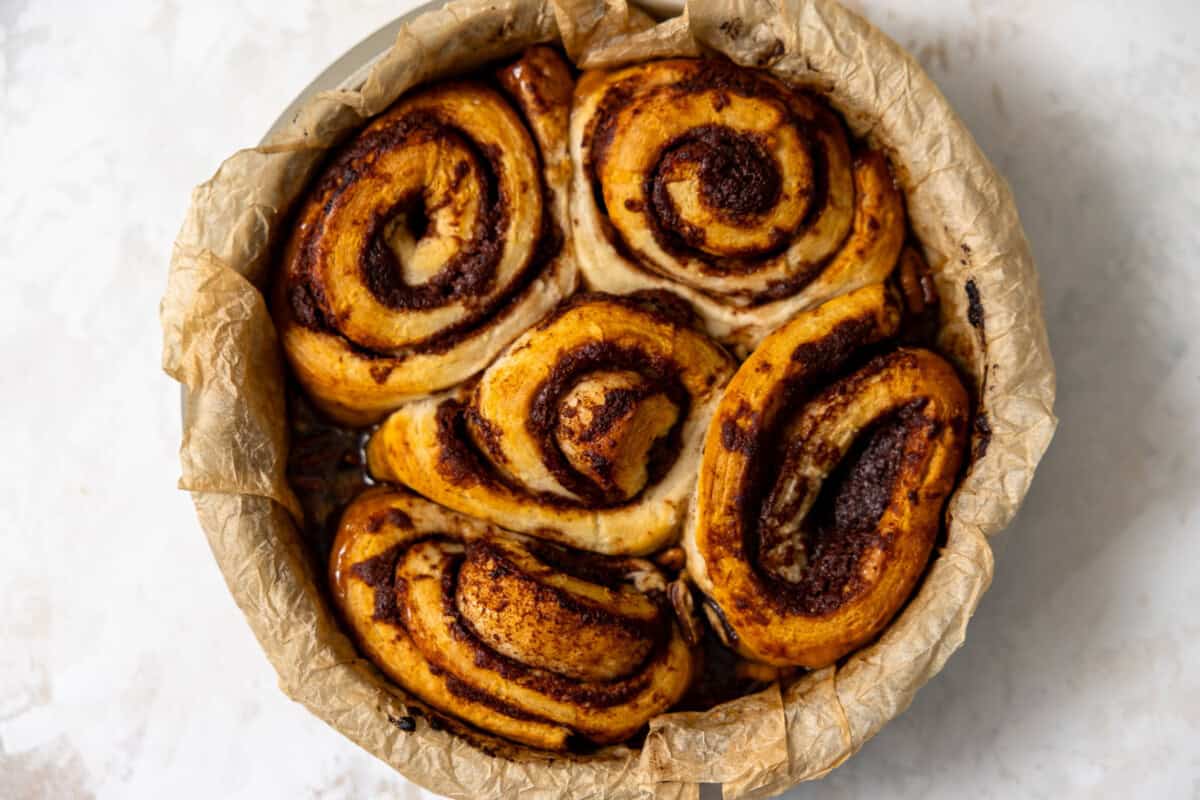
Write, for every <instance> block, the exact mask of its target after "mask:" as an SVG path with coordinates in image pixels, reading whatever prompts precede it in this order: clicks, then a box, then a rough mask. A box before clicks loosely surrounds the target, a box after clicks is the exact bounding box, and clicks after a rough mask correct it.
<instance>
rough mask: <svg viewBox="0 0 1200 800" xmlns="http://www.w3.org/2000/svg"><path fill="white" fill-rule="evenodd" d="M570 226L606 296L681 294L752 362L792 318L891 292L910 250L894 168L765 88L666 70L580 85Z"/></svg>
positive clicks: (752, 75)
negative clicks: (870, 289)
mask: <svg viewBox="0 0 1200 800" xmlns="http://www.w3.org/2000/svg"><path fill="white" fill-rule="evenodd" d="M570 142H571V156H572V161H573V163H574V166H575V177H574V180H573V182H572V187H571V212H572V217H573V220H574V227H575V230H574V236H575V243H576V252H577V257H578V259H579V265H580V269H581V270H582V272H583V276H584V279H585V281H586V282H587V284H588V285H589V286H590V287H592V288H595V289H598V290H601V291H608V292H616V293H627V292H632V291H638V290H646V289H660V290H668V291H672V292H675V293H677V294H679V295H681V296H683V297H684V298H685V299H687V300H688V301H689V302H690V303H692V304H693V305H694V306H695V307H696V309H697V311H698V312H699V314H700V315H701V317H702V318H703V320H704V323H705V325H706V326H707V328H708V330H709V332H710V333H711V334H712V335H713V336H715V337H717V338H718V339H721V340H722V341H726V342H730V343H732V344H735V345H737V346H738V347H741V348H746V349H749V348H752V347H753V346H754V345H756V344H757V343H758V342H759V341H761V340H762V338H763V337H764V336H765V335H767V333H769V332H770V331H771V330H773V329H774V328H776V327H777V326H779V325H780V324H782V323H783V322H785V321H786V320H788V319H790V318H791V317H792V316H793V315H794V314H795V313H797V312H798V311H801V310H803V309H807V308H811V307H814V306H816V305H819V304H820V303H822V302H824V301H825V300H828V299H829V298H831V297H834V296H836V295H838V294H842V293H844V292H847V291H852V290H854V289H856V288H859V287H862V286H865V285H868V284H871V283H875V282H879V281H882V280H884V279H885V278H886V277H887V275H888V274H889V273H890V272H891V271H892V268H893V267H894V266H895V264H896V260H897V257H898V256H899V254H900V250H901V247H902V245H903V242H904V236H905V225H906V222H905V213H904V203H903V198H902V196H901V194H900V192H899V190H898V189H897V188H896V186H895V183H894V182H893V179H892V175H891V173H890V171H889V169H888V165H887V161H886V159H885V158H884V157H883V155H882V154H880V153H878V152H875V151H869V150H863V151H862V152H859V153H857V154H856V153H854V152H852V150H851V147H850V143H849V140H848V137H847V133H846V130H845V127H844V125H843V124H842V122H841V120H840V119H839V118H838V117H837V116H836V115H835V114H834V113H833V111H831V110H830V109H829V108H828V107H827V106H826V105H825V103H824V102H823V101H822V100H820V99H818V98H816V97H815V96H813V95H811V94H809V93H807V92H804V91H801V90H798V89H796V88H794V87H792V86H789V85H788V84H786V83H784V82H782V81H780V80H779V79H777V78H774V77H772V76H771V75H770V74H769V73H766V72H763V71H759V70H752V69H747V68H743V67H738V66H735V65H733V64H730V63H727V62H724V61H718V60H699V59H690V60H689V59H681V60H671V61H658V62H651V63H648V64H642V65H638V66H633V67H628V68H626V69H620V70H616V71H612V72H589V73H585V74H584V75H583V76H582V77H581V78H580V80H579V83H578V85H577V87H576V92H575V104H574V106H573V108H572V112H571V128H570Z"/></svg>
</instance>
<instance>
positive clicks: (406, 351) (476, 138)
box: [272, 48, 576, 424]
mask: <svg viewBox="0 0 1200 800" xmlns="http://www.w3.org/2000/svg"><path fill="white" fill-rule="evenodd" d="M498 78H499V83H500V86H501V87H502V88H503V92H501V91H498V90H496V89H494V88H491V87H489V86H487V85H485V84H483V83H480V82H471V81H458V82H447V83H442V84H438V85H435V86H432V87H430V88H427V89H424V90H420V91H417V92H414V93H412V94H409V95H406V96H405V97H404V98H402V99H401V100H400V101H399V102H398V103H397V104H396V105H395V106H394V107H393V108H391V109H390V110H388V111H387V112H386V113H384V114H382V115H381V116H380V117H378V118H377V119H375V120H374V121H373V122H372V123H371V124H370V125H368V126H367V127H366V128H365V129H364V130H363V131H362V132H361V133H359V134H358V135H357V136H356V137H355V138H354V139H353V140H351V141H350V142H349V143H348V144H347V145H345V146H344V147H343V148H342V149H341V150H340V151H339V152H338V153H337V154H336V155H335V156H334V157H333V159H332V160H331V161H330V163H329V164H328V165H327V166H326V167H325V169H324V171H323V173H322V174H321V175H320V176H319V178H318V179H317V180H316V182H315V184H314V186H313V188H312V189H311V191H310V193H309V195H308V197H307V199H306V200H305V201H304V202H303V204H302V206H301V207H300V209H299V212H298V217H297V221H296V224H295V227H294V230H293V233H292V236H291V239H290V240H289V241H288V243H287V247H286V249H285V252H284V257H283V263H282V267H281V269H280V273H279V277H278V279H277V281H276V288H275V294H274V299H273V304H272V308H273V313H274V315H275V319H276V324H277V327H278V329H279V331H280V334H281V337H282V341H283V346H284V349H285V352H286V353H287V356H288V359H289V360H290V362H291V364H292V367H293V369H294V371H295V373H296V375H297V377H298V378H299V380H300V382H301V383H302V384H303V385H304V387H305V389H307V391H308V392H309V394H310V395H311V396H312V397H313V399H314V400H315V401H316V402H317V403H318V404H319V405H320V407H321V408H322V409H323V410H324V411H325V412H326V413H328V414H329V415H330V416H332V417H333V418H335V419H337V420H338V421H341V422H343V423H347V424H364V423H368V422H373V421H375V420H377V419H379V418H380V417H382V416H383V415H384V414H385V413H386V412H387V411H389V410H391V409H393V408H395V407H396V406H398V405H399V404H400V403H401V402H403V401H404V400H405V399H408V398H411V397H414V396H419V395H423V394H427V393H429V392H432V391H437V390H440V389H444V388H446V387H448V386H452V385H454V384H456V383H459V382H460V381H462V380H464V379H465V378H467V377H469V376H471V375H472V374H474V373H476V372H478V371H479V370H480V369H482V368H483V367H484V366H486V365H487V363H488V362H489V361H491V359H492V358H494V357H495V355H496V353H498V352H499V351H500V350H502V349H503V348H504V347H505V346H506V345H507V344H508V343H509V342H511V341H512V340H513V339H514V338H516V336H517V335H518V334H520V333H521V332H522V331H523V330H525V329H526V328H528V327H529V326H530V325H531V324H532V323H533V322H535V321H536V320H537V319H539V318H540V317H541V316H543V315H544V314H545V313H546V312H547V311H548V310H550V309H551V308H553V307H554V306H555V305H556V304H557V303H558V302H559V301H560V300H561V299H562V298H563V297H565V296H567V295H568V294H570V293H571V291H573V289H574V286H575V281H576V270H575V266H574V261H573V258H572V256H571V247H570V244H569V242H568V241H566V238H565V237H566V236H567V235H568V226H567V224H566V184H567V180H568V175H569V172H570V166H569V164H568V162H567V156H566V129H567V115H568V108H569V104H570V91H571V88H570V87H571V85H572V78H571V75H570V72H569V70H568V68H567V66H566V64H565V62H564V61H563V60H562V58H561V57H560V56H559V55H557V54H556V53H555V52H554V51H553V50H550V49H548V48H533V49H531V50H529V51H527V52H526V54H525V55H524V56H523V57H522V58H521V59H520V60H519V61H517V62H516V63H515V64H513V65H510V66H509V67H507V68H505V69H503V70H501V71H500V72H499V74H498Z"/></svg>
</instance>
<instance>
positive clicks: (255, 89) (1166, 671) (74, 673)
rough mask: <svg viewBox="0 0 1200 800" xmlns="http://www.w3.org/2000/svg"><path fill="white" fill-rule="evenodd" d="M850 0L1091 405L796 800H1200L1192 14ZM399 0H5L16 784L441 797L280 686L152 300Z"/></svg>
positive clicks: (1199, 205) (3, 643)
mask: <svg viewBox="0 0 1200 800" xmlns="http://www.w3.org/2000/svg"><path fill="white" fill-rule="evenodd" d="M858 5H859V6H860V7H862V8H864V10H865V11H866V12H867V13H868V15H869V16H871V17H872V19H874V21H875V22H876V23H877V24H879V25H880V26H881V27H883V28H884V29H885V30H887V31H888V32H890V33H891V34H893V35H894V36H895V37H896V38H897V39H899V40H900V41H901V43H903V44H905V45H907V46H909V47H911V48H912V50H913V51H914V52H915V53H917V55H918V56H919V57H920V58H921V60H922V61H923V62H924V63H925V64H926V66H927V67H928V68H929V69H930V71H931V73H932V74H933V76H934V77H935V78H936V79H937V80H938V81H939V82H940V83H941V85H942V86H943V88H944V89H945V91H946V93H947V94H948V95H949V96H950V99H951V100H952V101H953V102H954V104H955V105H956V107H957V108H958V109H959V110H960V112H961V113H962V115H963V117H964V118H965V119H966V121H967V123H968V124H969V125H970V127H971V128H972V129H973V130H974V131H975V132H976V135H977V136H978V138H979V140H980V142H981V143H982V145H983V147H984V149H985V150H986V151H987V152H988V153H989V154H990V155H991V156H992V158H993V159H995V161H996V162H997V164H998V165H999V166H1000V167H1001V169H1002V170H1003V171H1004V172H1005V173H1006V174H1007V175H1008V176H1009V178H1010V180H1011V182H1012V184H1013V188H1014V190H1015V192H1016V196H1017V200H1018V203H1019V205H1020V207H1021V211H1022V216H1023V218H1024V220H1025V223H1026V228H1027V231H1028V233H1029V235H1030V239H1031V240H1032V242H1033V247H1034V253H1035V255H1036V257H1037V259H1038V262H1039V266H1040V268H1041V272H1042V278H1043V285H1044V289H1045V296H1046V310H1047V317H1048V321H1049V325H1050V335H1051V342H1052V344H1053V347H1054V352H1055V356H1056V358H1057V360H1058V365H1059V386H1060V398H1061V399H1060V403H1059V409H1058V410H1059V413H1060V415H1061V417H1062V420H1063V421H1062V426H1061V428H1060V431H1059V435H1058V438H1057V440H1056V441H1055V444H1054V445H1053V446H1052V448H1051V450H1050V453H1049V455H1048V456H1047V458H1046V460H1045V462H1044V465H1043V467H1042V471H1041V473H1040V474H1039V479H1038V480H1037V481H1036V482H1035V484H1034V488H1033V491H1032V493H1031V495H1030V498H1029V502H1028V504H1027V506H1026V508H1025V510H1024V511H1023V512H1022V514H1021V516H1020V518H1019V519H1018V521H1017V523H1016V524H1015V525H1014V526H1013V527H1012V528H1011V529H1010V530H1009V531H1008V532H1006V533H1005V534H1003V535H1002V536H1000V537H999V538H998V539H996V540H995V545H996V548H997V574H996V581H995V584H994V585H993V587H992V590H991V592H990V593H989V594H988V595H987V596H986V597H985V598H984V601H983V605H982V607H981V609H980V611H979V614H978V615H977V617H976V619H975V621H974V622H973V623H972V626H971V629H970V632H969V636H968V640H967V644H966V645H965V646H964V648H963V650H962V651H961V652H960V653H958V654H957V655H956V656H955V657H954V658H953V659H952V660H951V661H950V663H949V665H948V667H947V669H946V671H945V672H944V673H943V674H942V675H941V676H940V677H939V678H938V679H936V680H935V681H934V682H933V683H932V684H930V685H929V686H928V687H926V689H924V690H923V691H922V692H921V694H920V695H919V697H918V698H917V701H916V703H915V704H914V706H913V708H912V709H911V710H910V711H909V712H908V713H907V714H905V715H904V716H903V717H901V718H900V719H898V720H896V721H895V722H893V723H892V724H891V725H890V726H889V727H888V728H887V729H886V730H885V731H884V732H883V733H882V734H881V735H880V736H879V737H878V738H877V739H875V740H874V741H872V742H871V743H869V744H868V745H867V746H866V748H864V750H863V752H862V753H860V754H859V755H858V756H857V757H856V758H855V759H854V760H852V761H851V762H850V763H848V764H847V765H846V766H845V767H843V768H842V769H841V770H839V771H838V772H836V773H835V774H834V775H833V776H831V777H830V778H829V779H827V780H825V781H823V782H821V783H817V784H810V785H807V786H804V787H801V788H799V789H797V790H795V791H794V792H792V793H790V794H789V795H788V797H790V798H852V797H867V796H884V797H895V798H921V799H922V800H931V799H933V798H958V797H984V798H987V797H996V798H1019V797H1042V796H1047V797H1056V798H1058V797H1080V798H1083V797H1096V796H1102V797H1108V796H1112V797H1116V796H1123V797H1130V796H1133V797H1155V798H1163V797H1168V798H1174V797H1197V796H1200V757H1198V755H1197V754H1198V753H1200V730H1198V727H1200V678H1198V677H1197V672H1196V664H1197V662H1198V661H1200V624H1198V623H1197V621H1196V616H1195V615H1196V612H1197V610H1200V581H1197V578H1196V574H1195V570H1196V565H1197V563H1200V517H1198V511H1200V501H1198V499H1197V491H1196V490H1197V487H1198V486H1200V456H1198V455H1197V449H1196V445H1197V441H1198V439H1200V437H1198V434H1200V431H1198V429H1197V428H1198V419H1197V417H1198V411H1200V347H1198V346H1197V344H1196V342H1197V340H1198V339H1200V314H1198V313H1197V306H1198V301H1200V232H1198V230H1200V229H1198V227H1197V222H1198V220H1200V200H1198V199H1197V198H1200V155H1197V145H1196V143H1197V141H1198V139H1200V96H1198V95H1200V55H1198V51H1200V40H1198V38H1197V32H1198V31H1200V5H1198V4H1196V3H1194V2H1190V1H1189V0H1179V1H1178V2H1159V3H1155V4H1142V6H1139V10H1138V11H1137V12H1136V14H1135V12H1134V11H1133V10H1132V9H1133V8H1134V4H1121V5H1120V7H1118V6H1117V4H1111V3H1110V4H1097V3H1087V2H1059V1H1058V0H1051V2H1042V3H1035V2H1027V1H1024V0H1021V1H1017V0H1010V2H1005V3H1003V4H1000V3H996V4H983V3H968V2H961V3H960V2H954V3H937V4H932V3H931V4H920V8H918V9H914V8H910V7H909V6H914V5H917V4H911V3H905V2H902V1H901V0H891V1H890V2H884V1H883V0H878V1H875V0H872V2H866V3H859V4H858ZM1101 5H1104V6H1106V7H1107V8H1106V10H1105V11H1104V12H1101V11H1100V10H1099V8H1100V6H1101ZM404 8H405V6H404V4H403V3H384V2H364V1H363V0H358V1H351V0H340V1H339V2H334V0H301V1H300V2H297V3H292V4H279V3H272V2H266V0H261V1H260V2H251V3H248V4H245V3H234V2H233V0H221V1H220V2H209V3H203V4H201V3H193V4H172V3H165V4H160V3H156V2H150V0H144V1H143V2H131V1H125V2H121V3H116V2H112V3H103V4H101V3H84V2H75V3H53V2H50V1H49V0H34V2H32V3H22V2H15V3H14V2H12V0H8V2H3V3H0V54H2V56H0V218H2V219H3V220H4V222H3V233H2V234H0V271H2V272H3V277H4V285H5V290H4V291H3V292H0V319H3V320H4V323H3V325H0V354H2V356H3V362H2V363H3V365H4V367H3V371H0V389H2V391H0V397H2V398H3V400H2V401H0V402H2V403H3V414H0V442H4V443H5V445H6V451H5V457H4V458H3V459H0V537H3V540H2V542H0V545H2V550H0V797H2V798H23V797H45V796H51V797H82V796H87V795H90V794H95V795H100V796H104V797H152V796H164V795H167V794H168V793H169V795H170V796H172V797H196V798H208V797H244V798H251V797H253V798H272V797H305V796H319V797H325V798H339V797H360V796H364V795H383V796H393V797H418V796H421V795H420V794H419V793H418V792H417V790H415V789H413V788H411V787H409V786H408V785H406V784H405V783H404V782H403V781H402V780H401V779H400V778H398V777H397V776H395V775H394V774H393V773H391V772H390V771H389V770H388V769H387V768H386V767H384V766H383V765H382V764H379V763H378V762H376V761H374V760H373V759H371V758H370V757H369V756H367V755H365V754H364V753H362V752H360V751H358V750H357V749H356V748H355V747H354V746H353V745H351V744H350V743H349V742H347V741H346V740H344V739H342V738H341V737H340V736H338V735H337V734H336V733H334V732H332V731H331V730H329V729H328V728H326V727H325V726H324V725H322V724H321V723H320V722H318V721H316V720H315V719H313V718H311V717H310V716H309V715H308V714H307V712H305V711H304V710H303V709H302V708H299V707H297V706H295V705H293V704H291V703H290V702H289V701H287V700H286V699H285V698H284V697H283V696H282V695H281V694H280V693H279V692H278V691H277V690H276V689H275V686H274V679H273V676H272V674H271V672H270V668H269V667H268V665H267V664H266V661H265V659H263V658H262V656H261V654H260V652H259V651H258V649H257V645H256V644H255V642H254V641H253V638H252V637H251V635H250V633H249V630H248V629H247V628H246V626H245V624H244V623H243V622H242V620H241V618H240V615H239V613H238V611H237V609H236V608H235V606H234V604H233V603H232V601H231V600H230V598H229V596H228V594H227V593H226V591H225V589H224V586H223V585H222V581H221V577H220V575H219V573H218V572H217V569H216V567H215V565H214V564H213V562H212V559H211V557H210V556H209V554H208V551H207V548H206V546H205V544H204V541H203V537H202V536H201V534H200V532H199V530H198V528H197V526H196V523H195V521H194V518H193V515H192V511H191V507H190V503H189V502H188V500H187V498H186V497H185V496H183V495H182V494H180V493H178V492H175V491H173V488H172V487H173V484H174V481H175V478H176V476H177V474H178V467H177V464H176V456H175V450H176V447H177V441H178V433H179V422H178V395H177V394H176V390H175V387H174V386H173V385H172V384H171V383H170V382H169V381H168V380H167V379H166V378H164V377H162V376H161V373H159V371H158V363H159V332H158V324H157V319H156V316H155V308H156V304H157V301H158V298H159V296H160V294H161V292H162V289H163V286H164V280H165V269H166V262H167V258H168V255H169V246H170V242H171V240H172V238H173V237H174V233H175V230H176V228H177V226H178V224H179V221H180V219H181V217H182V213H183V209H184V206H185V204H186V202H187V196H188V191H189V189H190V187H191V186H192V185H194V184H195V183H197V182H199V181H200V180H201V179H203V178H204V177H205V176H207V175H208V174H210V173H211V172H212V171H213V169H215V167H216V165H217V163H218V162H219V160H220V159H221V158H222V157H223V156H225V155H227V154H228V153H229V152H231V151H232V150H233V149H235V148H236V147H238V146H242V145H246V144H250V143H253V142H254V141H256V140H257V139H258V137H259V135H260V134H261V132H262V131H263V130H265V129H266V128H267V126H268V125H269V124H270V123H271V121H272V120H273V118H274V117H275V115H276V113H277V112H278V110H279V109H280V107H281V106H282V105H283V104H284V103H286V102H287V101H288V100H289V99H290V98H291V97H293V96H294V95H295V93H296V92H297V91H298V90H299V89H300V88H301V87H303V86H304V85H305V84H306V83H307V82H308V80H310V79H311V78H312V76H313V75H315V74H316V73H317V72H319V71H320V69H322V68H323V67H324V65H326V64H329V63H330V62H331V61H333V60H334V59H335V58H336V57H337V56H339V55H340V54H341V53H342V52H344V51H345V50H346V49H347V48H348V47H350V46H351V45H352V44H354V43H355V42H356V41H358V40H359V39H360V38H361V37H362V36H363V35H364V34H366V33H368V32H370V31H373V30H375V29H376V28H378V27H379V26H381V25H383V24H384V23H386V22H387V21H388V20H390V19H391V18H392V17H394V16H395V15H397V14H398V13H400V12H402V11H403V10H404Z"/></svg>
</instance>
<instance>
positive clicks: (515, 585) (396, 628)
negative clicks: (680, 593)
mask: <svg viewBox="0 0 1200 800" xmlns="http://www.w3.org/2000/svg"><path fill="white" fill-rule="evenodd" d="M330 579H331V583H332V586H333V594H334V598H335V600H336V602H337V604H338V607H339V608H340V610H341V612H342V615H343V616H344V618H345V620H346V622H347V623H348V625H349V626H350V628H351V630H352V632H353V634H354V636H355V638H356V640H357V641H358V644H359V646H360V647H361V648H362V649H363V650H364V652H365V653H366V654H367V655H368V656H369V657H370V658H371V660H372V661H373V662H374V663H375V664H376V665H377V666H378V667H379V668H380V669H381V670H383V671H384V672H385V673H386V674H387V675H388V676H389V677H390V678H392V679H393V680H395V681H396V682H397V683H399V684H400V685H401V686H403V687H405V688H406V689H408V690H409V691H411V692H413V694H415V695H417V696H418V697H420V698H421V699H422V700H424V701H425V702H427V703H429V704H430V705H431V706H434V707H435V708H438V709H440V710H441V711H444V712H446V713H448V714H451V715H453V716H455V717H458V718H459V719H462V720H464V721H465V722H468V723H470V724H472V725H474V726H476V727H478V728H481V729H483V730H486V731H489V732H492V733H495V734H498V735H500V736H504V737H506V738H509V739H512V740H514V741H517V742H521V743H524V744H528V745H531V746H534V747H540V748H544V749H548V750H561V749H564V748H566V747H567V746H568V744H569V742H570V740H571V738H572V737H582V738H584V739H586V740H589V741H591V742H594V743H597V744H607V743H613V742H619V741H622V740H624V739H627V738H629V737H630V736H632V735H633V734H634V733H636V732H637V731H638V729H639V728H641V727H642V726H643V725H645V724H646V722H647V721H648V720H649V719H650V718H651V717H652V716H654V715H655V714H658V713H659V712H661V711H664V710H666V709H667V708H669V707H670V706H671V705H673V704H674V703H675V702H676V701H678V700H679V698H680V697H681V696H682V695H683V693H684V692H685V691H686V689H687V687H688V685H689V684H690V682H691V680H692V677H693V674H694V672H695V669H696V666H695V659H694V654H693V653H692V651H691V650H690V649H689V647H688V646H687V644H686V643H685V642H684V640H683V637H682V636H681V634H680V632H679V629H678V627H677V625H676V624H675V622H674V618H673V616H672V615H671V613H670V610H669V606H668V603H667V600H666V593H667V582H666V578H665V577H664V576H663V574H662V573H661V572H660V571H659V570H658V569H657V568H656V567H655V566H654V565H653V564H652V563H650V562H648V561H644V560H642V559H636V558H620V559H616V558H606V557H603V556H596V555H592V554H586V553H579V552H574V551H569V550H567V549H565V548H561V547H559V546H557V545H553V544H550V543H547V542H541V541H537V540H528V539H525V538H524V537H520V536H515V535H511V534H507V533H505V532H502V531H499V530H497V529H495V528H493V527H491V526H489V525H486V524H484V523H481V522H478V521H476V520H472V519H469V518H466V517H463V516H460V515H458V514H455V513H453V512H450V511H446V510H445V509H443V508H441V507H439V506H436V505H434V504H433V503H430V502H427V501H425V500H421V499H419V498H417V497H414V496H413V495H410V494H408V493H407V492H401V491H396V490H393V489H373V490H370V491H368V492H366V493H364V494H363V495H361V496H359V498H357V499H356V500H355V501H354V502H353V503H352V504H351V505H350V506H349V507H348V508H347V509H346V512H345V513H344V515H343V517H342V520H341V524H340V526H339V529H338V534H337V538H336V540H335V542H334V549H333V556H332V560H331V562H330Z"/></svg>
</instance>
